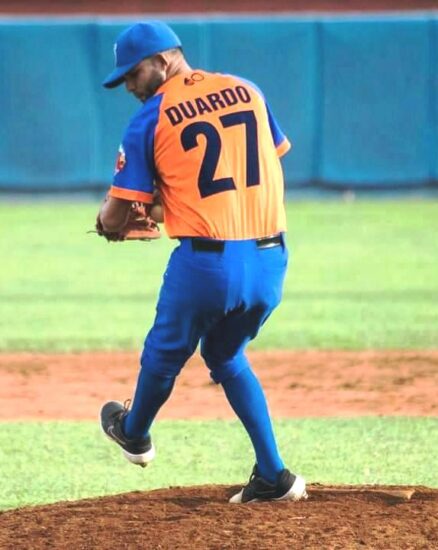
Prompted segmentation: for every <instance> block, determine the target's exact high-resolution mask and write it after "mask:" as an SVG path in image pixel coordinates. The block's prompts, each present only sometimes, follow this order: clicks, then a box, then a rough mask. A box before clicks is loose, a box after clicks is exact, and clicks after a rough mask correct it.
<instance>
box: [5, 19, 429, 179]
mask: <svg viewBox="0 0 438 550" xmlns="http://www.w3.org/2000/svg"><path fill="white" fill-rule="evenodd" d="M167 21H168V22H169V23H170V24H171V25H172V26H173V28H174V29H175V31H176V32H177V33H178V34H179V35H180V37H181V39H182V42H183V44H184V49H185V53H186V56H187V57H188V60H189V62H190V64H191V65H192V66H193V67H202V68H205V69H208V70H212V71H221V72H229V73H233V74H239V75H241V76H244V77H246V78H249V79H250V80H253V81H254V82H256V83H257V84H258V85H259V86H260V87H261V88H262V89H263V91H264V92H265V95H266V97H267V99H268V101H269V102H270V104H271V106H272V108H273V111H274V113H275V114H276V117H277V119H278V120H279V121H280V123H281V125H282V127H283V129H284V130H285V132H286V133H287V135H288V136H289V137H290V139H291V141H292V142H293V143H294V149H293V151H292V152H291V153H289V154H288V155H287V156H286V157H285V160H284V168H285V175H286V181H287V183H288V186H289V187H291V188H293V187H301V186H310V185H313V184H315V183H317V184H320V185H325V186H339V187H349V188H353V189H354V188H358V187H367V188H369V187H382V188H389V187H403V186H411V187H415V186H424V185H428V184H431V183H433V182H435V181H437V180H438V14H435V13H434V12H429V13H424V14H414V13H412V14H410V15H406V14H405V15H386V16H384V15H381V14H380V15H378V16H377V15H375V16H372V15H371V16H370V15H367V16H354V17H353V16H342V17H340V16H337V17H328V16H312V17H281V18H280V17H278V18H270V19H263V18H261V17H251V18H213V19H212V18H190V19H187V18H174V19H167ZM132 22H133V21H132V20H131V19H123V20H120V19H119V20H117V21H115V20H114V21H109V20H108V19H100V18H94V19H76V20H71V19H52V20H41V21H39V20H35V19H34V20H32V19H28V20H23V19H7V20H3V21H0V78H1V86H0V127H1V133H0V189H3V190H5V189H10V190H32V189H47V190H52V189H53V190H61V189H79V188H93V187H97V186H102V185H108V183H109V182H110V181H111V179H112V171H113V165H114V158H115V153H116V150H117V147H118V142H119V140H120V137H121V134H122V131H123V128H124V126H125V124H126V123H127V121H128V119H129V117H130V116H131V114H132V113H133V112H134V111H135V110H136V109H137V104H136V102H135V101H134V100H133V99H131V98H130V97H129V96H128V95H127V94H126V93H125V92H124V90H123V89H116V90H113V91H108V90H104V89H103V88H102V87H101V81H102V79H103V78H104V76H106V74H107V73H108V72H109V71H110V70H111V69H112V64H113V54H112V49H113V42H114V39H115V37H116V36H117V34H118V33H119V32H120V31H121V30H122V29H123V28H125V27H126V26H127V25H129V24H131V23H132Z"/></svg>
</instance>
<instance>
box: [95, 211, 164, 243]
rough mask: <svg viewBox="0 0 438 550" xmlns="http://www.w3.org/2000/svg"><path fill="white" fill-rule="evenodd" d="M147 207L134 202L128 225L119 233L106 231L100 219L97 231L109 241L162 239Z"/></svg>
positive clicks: (97, 222)
mask: <svg viewBox="0 0 438 550" xmlns="http://www.w3.org/2000/svg"><path fill="white" fill-rule="evenodd" d="M146 212H147V211H146V205H144V204H143V203H141V202H133V203H132V206H131V211H130V212H129V216H128V221H127V222H126V225H125V226H124V227H123V229H121V230H120V231H117V232H110V231H105V229H104V228H103V225H102V222H101V221H100V218H99V217H98V218H97V220H96V230H95V233H97V234H98V235H99V236H101V237H105V239H106V240H107V241H151V240H154V239H159V238H160V237H161V233H160V228H159V227H158V225H157V223H156V222H155V221H154V220H153V219H152V218H151V217H150V216H148V215H147V213H146Z"/></svg>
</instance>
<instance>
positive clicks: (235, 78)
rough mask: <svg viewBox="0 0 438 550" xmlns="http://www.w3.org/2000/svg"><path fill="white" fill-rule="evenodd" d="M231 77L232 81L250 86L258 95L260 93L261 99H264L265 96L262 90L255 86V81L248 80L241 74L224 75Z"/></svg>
mask: <svg viewBox="0 0 438 550" xmlns="http://www.w3.org/2000/svg"><path fill="white" fill-rule="evenodd" d="M224 76H227V77H229V78H230V79H232V80H233V81H235V82H237V83H238V84H244V85H246V86H248V87H249V88H251V89H252V90H253V91H255V92H256V93H257V94H258V95H260V96H261V97H262V98H263V99H265V96H264V94H263V92H262V90H261V89H260V88H259V86H257V84H256V83H255V82H252V80H249V79H248V78H244V77H243V76H238V75H234V74H230V75H224Z"/></svg>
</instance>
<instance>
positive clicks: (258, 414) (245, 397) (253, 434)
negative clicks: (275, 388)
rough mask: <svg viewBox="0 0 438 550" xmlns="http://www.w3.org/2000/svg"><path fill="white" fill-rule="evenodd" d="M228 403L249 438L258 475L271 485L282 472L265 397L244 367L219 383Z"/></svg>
mask: <svg viewBox="0 0 438 550" xmlns="http://www.w3.org/2000/svg"><path fill="white" fill-rule="evenodd" d="M222 386H223V388H224V390H225V394H226V396H227V399H228V401H229V402H230V404H231V406H232V407H233V409H234V412H235V413H236V414H237V416H238V417H239V418H240V420H241V422H242V423H243V425H244V426H245V429H246V431H247V432H248V435H249V437H250V438H251V441H252V444H253V447H254V450H255V454H256V459H257V469H258V472H259V474H260V475H261V476H262V477H263V478H264V479H266V480H267V481H269V482H270V483H273V482H275V481H276V479H277V474H278V473H279V472H281V470H283V469H284V464H283V462H282V460H281V458H280V455H279V453H278V449H277V444H276V442H275V436H274V432H273V429H272V424H271V419H270V416H269V412H268V406H267V403H266V398H265V395H264V393H263V389H262V387H261V385H260V382H259V381H258V379H257V377H256V376H255V374H254V373H253V371H252V370H251V369H250V368H245V369H244V370H242V371H240V372H239V374H238V375H237V376H235V377H233V378H228V379H226V380H224V381H223V382H222Z"/></svg>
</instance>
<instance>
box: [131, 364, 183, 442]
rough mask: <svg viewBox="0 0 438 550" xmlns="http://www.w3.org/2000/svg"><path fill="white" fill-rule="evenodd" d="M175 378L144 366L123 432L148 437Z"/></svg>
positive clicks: (138, 437)
mask: <svg viewBox="0 0 438 550" xmlns="http://www.w3.org/2000/svg"><path fill="white" fill-rule="evenodd" d="M174 383H175V378H174V377H173V378H164V377H162V376H157V375H156V374H151V373H150V372H148V370H147V369H145V368H142V369H141V371H140V375H139V377H138V381H137V388H136V390H135V396H134V402H133V403H132V408H131V410H130V412H129V413H128V414H127V415H126V416H125V419H124V423H123V432H124V434H125V435H126V437H128V438H129V439H140V438H144V437H146V435H147V434H148V432H149V428H150V427H151V424H152V422H153V420H154V418H155V416H156V415H157V413H158V411H159V410H160V408H161V406H162V405H163V404H164V403H165V402H166V401H167V399H168V397H169V396H170V394H171V393H172V389H173V385H174Z"/></svg>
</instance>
